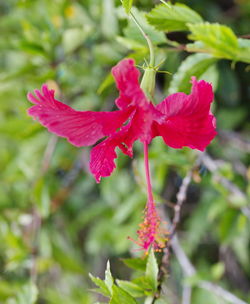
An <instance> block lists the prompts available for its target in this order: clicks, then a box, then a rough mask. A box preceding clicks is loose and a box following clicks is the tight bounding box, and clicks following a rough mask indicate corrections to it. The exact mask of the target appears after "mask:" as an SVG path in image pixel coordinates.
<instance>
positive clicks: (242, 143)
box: [218, 131, 250, 152]
mask: <svg viewBox="0 0 250 304" xmlns="http://www.w3.org/2000/svg"><path fill="white" fill-rule="evenodd" d="M218 135H219V138H221V139H222V140H226V141H228V142H230V143H231V144H232V145H233V146H234V147H236V148H238V149H240V150H242V151H244V152H250V142H249V141H247V140H246V139H245V138H244V137H243V136H241V135H240V134H238V133H236V132H233V131H219V134H218Z"/></svg>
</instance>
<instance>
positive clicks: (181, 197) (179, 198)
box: [169, 169, 193, 239]
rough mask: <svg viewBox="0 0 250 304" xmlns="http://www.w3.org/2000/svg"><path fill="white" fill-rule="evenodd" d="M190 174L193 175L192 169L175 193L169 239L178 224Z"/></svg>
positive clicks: (190, 178) (190, 177)
mask: <svg viewBox="0 0 250 304" xmlns="http://www.w3.org/2000/svg"><path fill="white" fill-rule="evenodd" d="M192 173H193V169H191V170H190V171H189V172H188V173H187V175H186V176H185V177H184V179H183V181H182V184H181V186H180V189H179V192H178V193H177V203H176V204H175V206H174V217H173V220H172V225H171V228H170V231H169V238H170V239H171V238H172V237H173V235H174V233H175V230H176V228H177V225H178V224H179V221H180V213H181V208H182V206H183V203H184V202H185V200H186V198H187V190H188V186H189V184H190V183H191V180H192Z"/></svg>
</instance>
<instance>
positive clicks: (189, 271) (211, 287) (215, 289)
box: [171, 235, 247, 304]
mask: <svg viewBox="0 0 250 304" xmlns="http://www.w3.org/2000/svg"><path fill="white" fill-rule="evenodd" d="M171 247H172V248H173V251H174V253H175V256H176V258H177V260H178V262H179V264H180V266H181V268H182V270H183V272H184V274H185V275H186V276H193V275H195V274H196V270H195V268H194V266H193V265H192V263H191V262H190V260H189V258H188V257H187V255H186V253H185V252H184V250H183V249H182V247H181V245H180V242H179V240H178V237H177V236H176V235H175V236H174V237H173V239H172V241H171ZM197 285H198V287H200V288H203V289H206V290H208V291H210V292H212V293H214V294H215V295H217V296H219V297H221V298H223V299H224V300H226V301H228V302H229V303H232V304H247V303H246V302H245V301H243V300H241V299H239V298H238V297H236V296H235V295H234V294H232V293H231V292H229V291H227V290H225V289H224V288H222V287H220V286H219V285H216V284H214V283H212V282H209V281H205V280H201V281H199V282H198V283H197Z"/></svg>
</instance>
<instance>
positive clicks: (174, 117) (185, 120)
mask: <svg viewBox="0 0 250 304" xmlns="http://www.w3.org/2000/svg"><path fill="white" fill-rule="evenodd" d="M112 73H113V76H114V78H115V80H116V84H117V88H118V90H119V91H120V96H119V97H118V98H117V99H116V105H117V107H118V108H119V110H117V111H113V112H92V111H76V110H74V109H72V108H71V107H69V106H67V105H65V104H63V103H61V102H60V101H58V100H56V99H55V98H54V91H53V90H49V89H48V88H47V86H46V85H45V84H44V85H43V86H42V89H41V91H39V90H35V96H34V95H32V94H31V93H29V94H28V99H29V101H30V102H32V103H33V104H34V106H33V107H31V108H30V109H29V110H28V114H29V115H30V116H33V117H34V118H36V119H38V120H39V122H40V123H41V124H42V125H43V126H45V127H46V128H47V129H48V130H49V131H50V132H53V133H55V134H57V135H59V136H62V137H66V138H67V139H68V141H69V142H70V143H71V144H73V145H75V146H77V147H81V146H89V145H93V144H95V143H96V142H97V141H98V140H100V139H101V138H103V137H107V138H106V139H105V140H104V141H102V142H101V143H99V144H98V145H96V146H95V147H94V148H93V149H92V151H91V156H90V170H91V172H92V174H93V175H94V176H95V178H96V181H97V182H100V178H101V177H106V176H109V175H110V174H111V173H112V171H113V170H114V168H115V162H114V159H115V158H116V157H117V155H116V152H115V149H116V147H118V148H120V149H121V150H122V152H123V153H125V154H127V155H129V156H130V157H132V155H133V151H132V146H133V143H134V141H136V140H138V139H139V140H140V141H141V142H146V143H147V144H149V143H150V142H151V140H152V138H153V137H155V136H162V137H163V140H164V141H165V143H166V144H167V145H168V146H170V147H172V148H182V147H183V146H188V147H190V148H192V149H199V150H201V151H203V150H204V149H205V148H206V146H207V145H208V144H209V143H210V141H211V140H212V139H213V138H214V136H215V135H216V131H215V118H214V116H213V115H212V114H211V112H210V104H211V102H212V101H213V92H212V86H211V85H210V84H209V83H207V82H205V81H203V80H201V81H196V79H195V78H194V77H193V78H192V84H193V87H192V92H191V94H190V95H186V94H184V93H176V94H173V95H170V96H168V97H167V98H166V99H164V100H163V101H162V102H161V103H160V104H158V105H157V106H154V105H153V104H152V103H151V102H150V101H149V100H148V99H147V98H146V96H145V94H144V92H143V91H142V89H141V88H140V84H139V76H140V72H139V71H138V70H137V69H136V68H135V65H134V61H133V60H132V59H124V60H122V61H121V62H120V63H118V64H117V65H116V66H115V67H114V68H113V69H112Z"/></svg>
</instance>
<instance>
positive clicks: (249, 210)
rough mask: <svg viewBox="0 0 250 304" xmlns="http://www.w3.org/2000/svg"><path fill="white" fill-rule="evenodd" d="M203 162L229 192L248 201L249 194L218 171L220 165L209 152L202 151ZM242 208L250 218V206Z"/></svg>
mask: <svg viewBox="0 0 250 304" xmlns="http://www.w3.org/2000/svg"><path fill="white" fill-rule="evenodd" d="M201 162H202V163H203V164H204V165H205V166H206V167H207V169H208V170H209V171H210V172H211V173H213V178H214V179H215V180H217V182H218V183H220V184H221V185H222V186H223V187H225V188H226V189H227V190H228V191H229V192H231V193H232V194H233V195H235V196H237V197H239V198H240V199H242V200H243V201H246V202H247V196H246V194H245V193H244V192H243V191H241V189H240V188H238V187H237V186H236V185H235V184H234V183H232V182H231V181H229V180H228V179H227V178H225V177H224V176H221V175H220V174H219V173H218V170H219V167H218V165H217V164H216V162H215V161H214V160H213V159H212V158H211V157H210V156H209V155H208V154H207V153H202V154H201ZM240 210H241V211H242V213H243V214H244V215H245V216H246V217H247V218H249V219H250V207H248V206H244V207H241V208H240Z"/></svg>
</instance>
